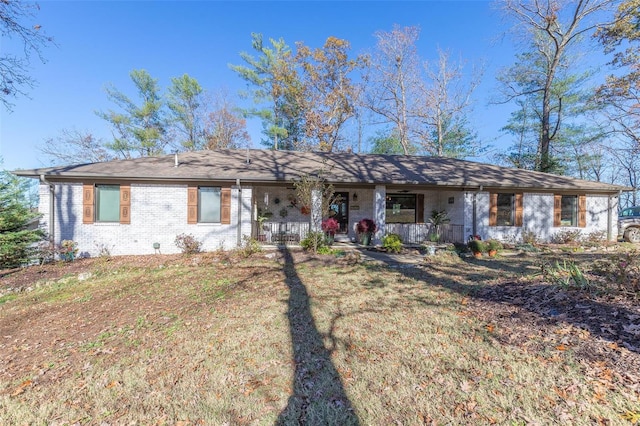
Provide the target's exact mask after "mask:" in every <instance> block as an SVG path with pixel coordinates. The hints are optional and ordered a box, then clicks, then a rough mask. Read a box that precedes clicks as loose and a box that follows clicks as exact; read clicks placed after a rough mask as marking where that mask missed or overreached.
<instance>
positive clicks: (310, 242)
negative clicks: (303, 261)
mask: <svg viewBox="0 0 640 426" xmlns="http://www.w3.org/2000/svg"><path fill="white" fill-rule="evenodd" d="M300 245H301V246H302V248H303V249H305V250H307V251H312V252H314V253H317V252H318V249H320V248H321V247H326V246H327V241H326V239H325V236H324V233H323V232H309V233H308V234H307V236H306V237H305V238H304V239H303V240H302V241H300Z"/></svg>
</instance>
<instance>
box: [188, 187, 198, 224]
mask: <svg viewBox="0 0 640 426" xmlns="http://www.w3.org/2000/svg"><path fill="white" fill-rule="evenodd" d="M187 223H188V224H195V223H198V187H197V186H189V187H188V188H187Z"/></svg>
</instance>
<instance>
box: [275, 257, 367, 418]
mask: <svg viewBox="0 0 640 426" xmlns="http://www.w3.org/2000/svg"><path fill="white" fill-rule="evenodd" d="M281 251H282V255H283V257H284V271H285V282H286V284H287V287H288V288H289V300H288V312H287V318H288V320H289V331H290V333H291V344H292V346H293V358H294V359H293V362H294V364H295V371H294V374H293V393H292V395H291V396H290V397H289V401H288V403H287V406H286V407H285V408H284V409H283V410H282V412H281V413H280V415H279V416H278V420H277V421H276V425H331V424H335V425H359V424H360V423H359V420H358V417H357V415H356V412H355V410H354V408H353V405H352V404H351V401H350V400H349V398H348V397H347V395H346V392H345V389H344V386H343V383H342V379H341V378H340V375H339V374H338V371H337V369H336V367H335V365H334V364H333V361H332V360H331V350H329V349H327V347H326V346H325V345H324V342H323V336H322V334H321V333H320V332H319V331H318V328H317V326H316V324H315V321H314V319H313V316H312V314H311V306H310V298H309V293H308V292H307V288H306V287H305V285H304V283H303V282H302V280H301V279H300V276H299V275H298V273H297V272H296V268H295V265H294V261H293V257H292V256H291V253H290V252H289V250H288V249H287V248H286V247H285V248H283V249H281ZM332 328H333V327H332ZM329 334H331V332H330V333H329ZM329 338H330V339H331V340H332V341H333V340H334V339H333V338H332V336H331V335H330V336H329Z"/></svg>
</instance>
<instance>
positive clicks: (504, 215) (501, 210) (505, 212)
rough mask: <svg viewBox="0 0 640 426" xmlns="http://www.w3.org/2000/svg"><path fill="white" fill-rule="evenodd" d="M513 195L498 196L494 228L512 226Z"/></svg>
mask: <svg viewBox="0 0 640 426" xmlns="http://www.w3.org/2000/svg"><path fill="white" fill-rule="evenodd" d="M513 199H514V196H513V194H498V217H497V219H496V226H512V225H513V210H514V208H513Z"/></svg>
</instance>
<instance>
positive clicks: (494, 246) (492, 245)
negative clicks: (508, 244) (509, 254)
mask: <svg viewBox="0 0 640 426" xmlns="http://www.w3.org/2000/svg"><path fill="white" fill-rule="evenodd" d="M486 246H487V251H493V250H495V251H499V250H502V249H503V248H504V246H503V245H502V243H501V242H500V241H498V240H489V241H487V243H486Z"/></svg>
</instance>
